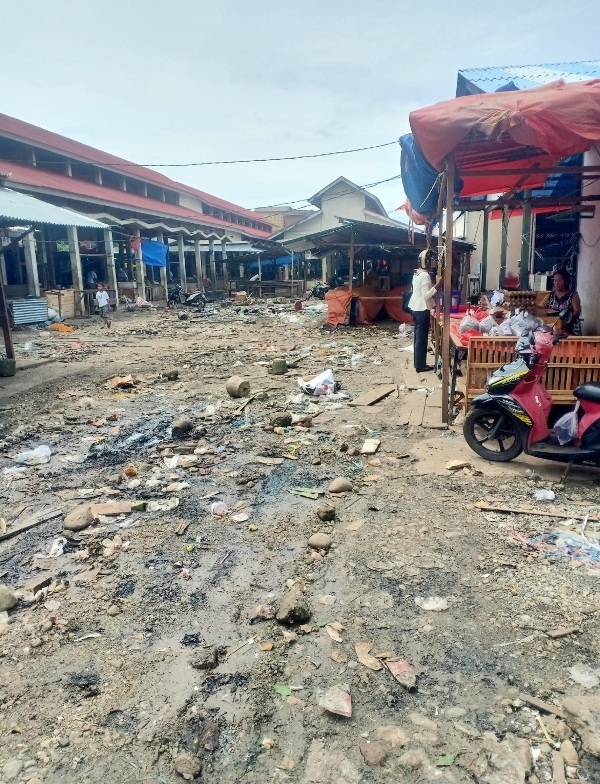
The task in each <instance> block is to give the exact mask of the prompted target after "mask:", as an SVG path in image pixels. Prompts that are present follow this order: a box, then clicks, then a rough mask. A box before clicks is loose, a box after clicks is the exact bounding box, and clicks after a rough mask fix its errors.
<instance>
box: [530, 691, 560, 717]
mask: <svg viewBox="0 0 600 784" xmlns="http://www.w3.org/2000/svg"><path fill="white" fill-rule="evenodd" d="M519 699H520V700H521V702H525V703H527V705H531V707H532V708H537V710H541V711H544V713H550V714H552V715H553V716H558V717H559V718H560V719H564V717H565V714H564V711H563V710H562V708H559V707H558V705H552V704H551V703H549V702H544V701H543V700H538V698H537V697H533V696H532V695H531V694H524V693H521V694H519Z"/></svg>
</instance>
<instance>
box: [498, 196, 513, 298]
mask: <svg viewBox="0 0 600 784" xmlns="http://www.w3.org/2000/svg"><path fill="white" fill-rule="evenodd" d="M509 217H510V216H509V212H508V207H507V205H506V204H505V205H504V206H503V207H502V238H501V242H500V278H499V280H498V286H499V288H501V289H503V288H504V286H505V284H506V257H507V255H508V220H509Z"/></svg>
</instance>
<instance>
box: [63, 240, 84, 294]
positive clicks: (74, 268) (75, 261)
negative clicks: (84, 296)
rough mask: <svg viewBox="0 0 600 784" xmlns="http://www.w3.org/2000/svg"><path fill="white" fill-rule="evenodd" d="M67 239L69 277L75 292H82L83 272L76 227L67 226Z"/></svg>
mask: <svg viewBox="0 0 600 784" xmlns="http://www.w3.org/2000/svg"><path fill="white" fill-rule="evenodd" d="M67 239H68V242H69V256H70V259H71V275H72V277H73V288H74V289H75V291H83V270H82V269H81V256H80V255H79V235H78V233H77V227H76V226H67Z"/></svg>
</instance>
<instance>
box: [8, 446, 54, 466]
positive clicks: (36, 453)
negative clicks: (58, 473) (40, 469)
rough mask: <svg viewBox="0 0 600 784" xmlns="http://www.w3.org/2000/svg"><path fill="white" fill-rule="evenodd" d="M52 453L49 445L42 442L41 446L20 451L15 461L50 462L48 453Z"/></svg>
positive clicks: (28, 462) (25, 463) (27, 462)
mask: <svg viewBox="0 0 600 784" xmlns="http://www.w3.org/2000/svg"><path fill="white" fill-rule="evenodd" d="M51 454H52V450H51V449H50V447H49V446H46V445H45V444H42V445H41V446H37V447H36V448H35V449H30V450H28V451H27V452H20V453H19V454H18V455H17V456H16V458H15V460H16V462H17V463H21V465H28V466H34V465H43V464H44V463H48V462H50V455H51Z"/></svg>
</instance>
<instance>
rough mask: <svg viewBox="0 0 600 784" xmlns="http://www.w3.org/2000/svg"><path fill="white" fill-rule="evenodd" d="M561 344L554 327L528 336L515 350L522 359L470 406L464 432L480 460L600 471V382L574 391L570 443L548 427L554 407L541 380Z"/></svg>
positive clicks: (507, 367)
mask: <svg viewBox="0 0 600 784" xmlns="http://www.w3.org/2000/svg"><path fill="white" fill-rule="evenodd" d="M562 315H563V314H561V316H562ZM559 318H560V316H559ZM558 340H559V338H558V337H557V336H555V335H554V334H553V332H552V328H551V327H550V328H543V329H541V330H536V331H535V332H533V331H529V332H526V333H524V334H523V335H522V336H521V337H520V338H519V340H518V342H517V346H516V353H517V357H518V358H517V359H515V360H514V361H513V362H509V363H507V364H506V365H503V366H502V367H501V368H499V369H498V370H496V371H495V372H494V373H493V375H492V377H491V378H490V380H489V381H488V383H487V385H486V389H487V393H486V394H484V395H480V396H479V397H476V398H475V399H474V400H473V401H472V403H471V408H470V411H469V413H468V414H467V416H466V417H465V422H464V425H463V433H464V436H465V440H466V442H467V444H468V445H469V446H470V447H471V449H472V450H473V451H474V452H476V453H477V454H478V455H479V456H480V457H483V458H485V459H486V460H494V461H498V462H507V461H509V460H514V459H515V457H518V455H520V454H521V452H525V454H527V455H533V456H534V457H540V458H543V459H545V460H555V461H557V462H560V463H579V464H587V465H594V466H600V383H586V384H581V386H578V387H577V388H576V389H575V391H574V395H575V397H576V398H577V401H578V404H579V405H578V406H577V408H576V412H577V413H576V414H573V416H574V421H572V425H573V427H572V436H573V438H572V439H571V440H570V441H569V442H568V443H566V444H565V443H563V444H561V443H560V442H559V440H558V439H557V437H556V434H555V432H554V431H553V430H552V429H551V428H550V426H549V419H550V420H552V419H553V417H552V415H551V412H552V407H553V402H552V398H551V397H550V395H549V394H548V392H547V391H546V389H545V388H544V387H543V386H542V384H541V383H540V379H541V378H542V376H543V375H544V372H545V370H546V366H547V365H548V360H549V359H550V357H551V356H552V351H553V349H554V346H555V345H556V344H557V343H558ZM563 441H564V439H563Z"/></svg>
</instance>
